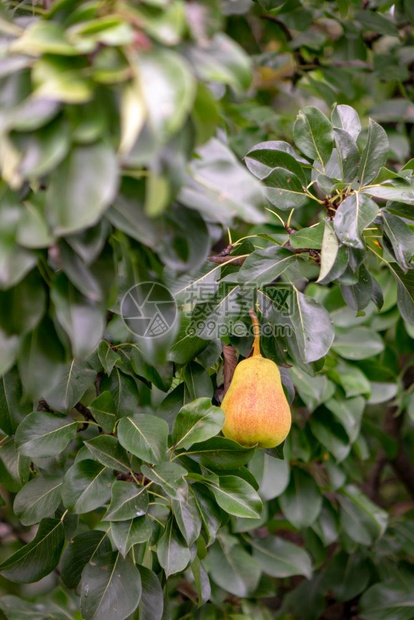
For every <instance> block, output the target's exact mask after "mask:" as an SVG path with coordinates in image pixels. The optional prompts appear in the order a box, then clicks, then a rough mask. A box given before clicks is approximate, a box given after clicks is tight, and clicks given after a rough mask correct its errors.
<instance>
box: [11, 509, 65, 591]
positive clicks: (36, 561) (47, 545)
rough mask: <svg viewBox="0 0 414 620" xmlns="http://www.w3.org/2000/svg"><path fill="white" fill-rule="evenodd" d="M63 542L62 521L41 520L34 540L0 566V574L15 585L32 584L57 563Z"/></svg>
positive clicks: (50, 570)
mask: <svg viewBox="0 0 414 620" xmlns="http://www.w3.org/2000/svg"><path fill="white" fill-rule="evenodd" d="M64 540H65V536H64V529H63V523H62V521H60V520H58V519H43V520H42V521H41V522H40V525H39V529H38V530H37V533H36V536H35V537H34V539H33V540H32V541H31V542H30V543H29V544H27V545H25V546H24V547H22V548H21V549H19V551H17V552H16V553H14V554H13V555H12V556H11V557H9V558H8V559H7V560H5V561H4V562H3V563H2V564H0V574H1V575H3V577H6V579H9V580H10V581H14V582H15V583H33V582H34V581H39V579H42V577H45V576H46V575H48V574H49V573H50V572H52V570H53V569H54V568H56V565H57V563H58V562H59V557H60V554H61V552H62V548H63V543H64Z"/></svg>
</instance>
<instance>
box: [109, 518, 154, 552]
mask: <svg viewBox="0 0 414 620" xmlns="http://www.w3.org/2000/svg"><path fill="white" fill-rule="evenodd" d="M111 534H112V540H113V541H114V544H115V546H116V548H117V549H118V551H119V553H121V554H122V556H123V557H124V558H125V557H126V555H127V554H128V553H129V551H130V549H131V548H132V547H133V546H134V545H138V544H139V543H143V542H146V541H147V540H149V539H150V538H151V535H152V525H151V521H150V519H149V517H147V516H144V517H137V518H136V519H131V520H130V521H113V522H112V523H111Z"/></svg>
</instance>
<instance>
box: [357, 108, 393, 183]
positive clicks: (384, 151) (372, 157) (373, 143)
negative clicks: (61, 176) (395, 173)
mask: <svg viewBox="0 0 414 620" xmlns="http://www.w3.org/2000/svg"><path fill="white" fill-rule="evenodd" d="M388 150H389V142H388V136H387V134H386V132H385V130H384V129H383V128H382V127H381V125H378V123H376V122H375V121H373V120H372V118H370V119H369V130H368V140H367V144H366V146H365V148H364V150H363V151H362V156H361V164H360V167H359V182H360V184H361V187H363V186H364V185H368V183H370V182H371V181H372V180H373V179H375V177H376V176H377V174H378V173H379V171H380V170H381V168H382V166H385V164H386V163H387V159H388Z"/></svg>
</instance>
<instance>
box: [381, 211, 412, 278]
mask: <svg viewBox="0 0 414 620" xmlns="http://www.w3.org/2000/svg"><path fill="white" fill-rule="evenodd" d="M382 221H383V223H384V233H385V234H386V235H387V238H388V239H389V240H390V243H391V246H392V249H393V251H394V256H395V258H396V260H397V263H398V264H399V266H400V267H401V269H402V270H403V271H407V270H408V269H409V268H410V263H411V261H412V259H413V256H414V235H413V231H412V230H411V228H410V227H409V226H408V224H406V223H405V222H404V220H403V219H401V218H400V217H397V216H395V215H391V214H390V213H387V211H386V210H383V211H382Z"/></svg>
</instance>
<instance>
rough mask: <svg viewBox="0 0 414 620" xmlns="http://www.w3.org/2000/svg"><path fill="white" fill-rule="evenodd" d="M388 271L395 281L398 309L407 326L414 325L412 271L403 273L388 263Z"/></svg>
mask: <svg viewBox="0 0 414 620" xmlns="http://www.w3.org/2000/svg"><path fill="white" fill-rule="evenodd" d="M388 267H389V269H390V270H391V273H392V275H393V276H394V277H395V279H396V280H397V288H398V296H397V303H398V309H399V311H400V312H401V315H402V317H403V318H404V319H405V320H406V321H407V323H408V324H409V325H414V271H412V270H410V271H408V272H407V273H404V272H403V271H402V269H400V267H399V266H398V265H396V264H395V263H389V265H388Z"/></svg>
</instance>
